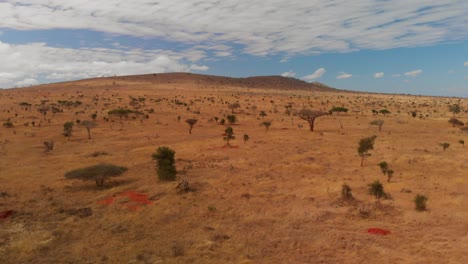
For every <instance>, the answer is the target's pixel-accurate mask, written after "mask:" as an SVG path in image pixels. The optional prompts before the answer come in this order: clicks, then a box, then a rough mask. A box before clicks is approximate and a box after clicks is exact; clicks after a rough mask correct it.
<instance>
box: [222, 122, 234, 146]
mask: <svg viewBox="0 0 468 264" xmlns="http://www.w3.org/2000/svg"><path fill="white" fill-rule="evenodd" d="M235 138H236V137H235V136H234V130H233V129H232V127H227V128H226V130H224V140H225V141H226V145H227V146H230V144H229V141H230V140H232V139H235Z"/></svg>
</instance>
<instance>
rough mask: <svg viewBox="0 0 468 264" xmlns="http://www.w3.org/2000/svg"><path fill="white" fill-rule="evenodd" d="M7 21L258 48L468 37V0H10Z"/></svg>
mask: <svg viewBox="0 0 468 264" xmlns="http://www.w3.org/2000/svg"><path fill="white" fill-rule="evenodd" d="M0 10H2V12H0V27H3V28H9V29H18V30H36V29H57V28H60V29H89V30H95V31H99V32H108V33H113V34H122V35H130V36H137V37H145V38H148V37H149V38H151V37H153V38H162V39H165V40H169V41H174V42H181V43H190V44H196V43H211V44H210V45H212V46H219V45H224V46H225V47H227V50H219V51H218V52H219V54H218V55H219V56H229V55H230V54H231V53H230V50H231V48H232V47H233V46H235V45H240V46H242V49H243V52H244V53H248V54H252V55H262V56H263V55H267V54H276V53H283V54H285V56H291V55H296V54H315V53H323V52H337V51H338V52H349V51H353V50H358V49H377V50H378V49H390V48H398V47H415V46H427V45H432V44H436V43H440V42H450V41H456V40H462V39H465V38H466V37H468V1H465V0H439V1H437V2H434V1H429V2H428V1H407V0H394V1H380V0H353V1H349V0H334V1H317V0H314V1H307V0H302V1H301V0H295V1H289V2H285V1H283V0H270V1H268V5H265V2H264V1H263V0H238V1H234V2H233V1H217V0H199V1H176V0H159V1H157V2H156V1H150V0H134V1H127V0H101V1H92V2H89V3H87V4H83V1H82V0H67V1H63V0H17V1H14V0H6V1H2V2H1V3H0Z"/></svg>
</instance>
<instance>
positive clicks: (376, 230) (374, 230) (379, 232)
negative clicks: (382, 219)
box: [367, 227, 390, 236]
mask: <svg viewBox="0 0 468 264" xmlns="http://www.w3.org/2000/svg"><path fill="white" fill-rule="evenodd" d="M367 233H369V234H374V235H384V236H385V235H388V234H390V231H388V230H385V229H382V228H377V227H373V228H369V229H367Z"/></svg>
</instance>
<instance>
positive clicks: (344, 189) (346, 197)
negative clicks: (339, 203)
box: [341, 183, 354, 201]
mask: <svg viewBox="0 0 468 264" xmlns="http://www.w3.org/2000/svg"><path fill="white" fill-rule="evenodd" d="M341 200H343V201H351V200H354V197H353V194H352V192H351V187H349V185H348V184H346V183H344V184H343V186H341Z"/></svg>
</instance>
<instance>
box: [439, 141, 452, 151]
mask: <svg viewBox="0 0 468 264" xmlns="http://www.w3.org/2000/svg"><path fill="white" fill-rule="evenodd" d="M439 146H441V147H442V149H443V150H444V152H445V150H446V149H448V147H450V143H447V142H443V143H440V144H439Z"/></svg>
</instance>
